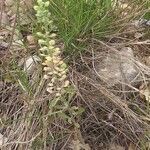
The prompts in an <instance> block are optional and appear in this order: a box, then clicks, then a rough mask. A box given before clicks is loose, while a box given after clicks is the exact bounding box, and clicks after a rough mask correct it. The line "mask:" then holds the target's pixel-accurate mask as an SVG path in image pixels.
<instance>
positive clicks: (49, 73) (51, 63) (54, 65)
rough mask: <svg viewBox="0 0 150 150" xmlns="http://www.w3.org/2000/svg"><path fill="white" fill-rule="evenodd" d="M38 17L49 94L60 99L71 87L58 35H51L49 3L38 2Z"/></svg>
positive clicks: (39, 0)
mask: <svg viewBox="0 0 150 150" xmlns="http://www.w3.org/2000/svg"><path fill="white" fill-rule="evenodd" d="M37 4H38V5H37V6H35V7H34V9H35V10H36V14H37V15H36V16H37V20H38V23H41V24H43V26H42V28H41V31H40V32H37V36H38V38H39V40H38V44H39V45H40V49H39V50H40V55H41V56H42V57H43V59H44V61H43V63H42V64H43V66H44V67H43V70H44V71H45V75H44V79H46V80H48V85H47V92H49V93H50V94H54V95H55V96H56V97H60V96H61V95H62V94H63V93H64V91H65V88H66V87H68V86H69V81H68V80H67V71H68V68H67V65H66V64H65V62H64V61H63V60H62V58H61V55H60V54H61V51H60V48H58V47H57V46H56V40H55V38H56V36H57V35H56V34H55V33H51V32H52V31H53V30H52V27H53V21H52V20H51V19H50V17H49V15H50V14H49V11H48V6H49V1H47V2H43V1H42V0H38V1H37ZM44 22H46V23H44Z"/></svg>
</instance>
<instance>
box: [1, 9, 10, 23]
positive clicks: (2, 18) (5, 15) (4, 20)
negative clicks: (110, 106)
mask: <svg viewBox="0 0 150 150" xmlns="http://www.w3.org/2000/svg"><path fill="white" fill-rule="evenodd" d="M0 15H2V16H1V24H2V26H7V25H9V18H8V16H7V14H6V13H5V12H0Z"/></svg>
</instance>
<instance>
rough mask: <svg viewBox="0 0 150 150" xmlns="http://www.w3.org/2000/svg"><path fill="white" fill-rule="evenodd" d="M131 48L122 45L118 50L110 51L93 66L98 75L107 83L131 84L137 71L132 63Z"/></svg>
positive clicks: (112, 84)
mask: <svg viewBox="0 0 150 150" xmlns="http://www.w3.org/2000/svg"><path fill="white" fill-rule="evenodd" d="M134 59H135V58H134V54H133V50H132V49H131V48H130V47H124V48H122V49H121V50H120V51H111V52H110V53H109V54H107V55H106V56H105V57H103V59H102V60H101V61H100V62H99V63H97V65H96V66H95V69H96V72H97V74H98V76H99V77H100V78H101V79H103V80H104V81H105V82H106V83H107V84H108V85H111V86H114V85H116V84H118V83H121V82H122V83H128V84H131V82H132V81H134V79H135V78H136V77H137V75H138V73H139V71H138V69H137V68H136V65H135V63H134Z"/></svg>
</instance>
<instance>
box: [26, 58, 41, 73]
mask: <svg viewBox="0 0 150 150" xmlns="http://www.w3.org/2000/svg"><path fill="white" fill-rule="evenodd" d="M40 61H41V59H40V58H39V57H38V56H36V55H33V56H29V57H28V58H26V60H25V62H24V71H25V72H26V73H27V74H28V75H31V74H33V72H34V71H35V70H36V68H37V65H38V62H40Z"/></svg>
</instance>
